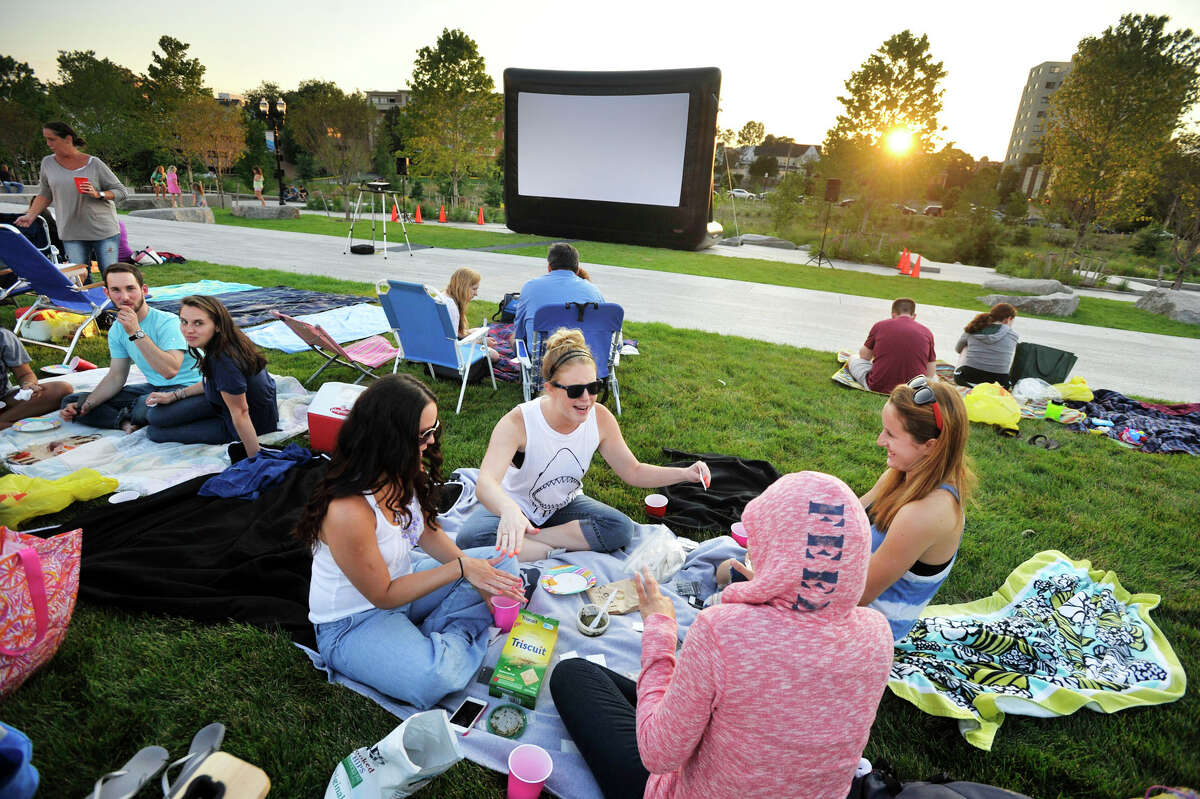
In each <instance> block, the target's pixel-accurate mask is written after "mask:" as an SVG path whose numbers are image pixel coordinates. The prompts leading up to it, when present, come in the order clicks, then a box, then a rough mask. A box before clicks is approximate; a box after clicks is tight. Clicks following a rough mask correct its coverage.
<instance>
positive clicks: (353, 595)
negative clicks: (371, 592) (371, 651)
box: [308, 494, 425, 624]
mask: <svg viewBox="0 0 1200 799" xmlns="http://www.w3.org/2000/svg"><path fill="white" fill-rule="evenodd" d="M363 498H364V499H366V500H367V504H369V505H370V506H371V509H372V510H374V511H375V540H376V541H377V542H378V543H379V552H380V553H381V554H382V555H383V562H384V563H386V564H387V569H388V574H389V575H390V576H391V578H392V579H393V580H395V579H396V578H397V577H403V576H404V575H406V574H408V573H409V572H411V571H412V560H411V558H410V556H409V553H410V552H411V551H412V549H413V547H415V546H416V545H417V541H418V540H419V539H420V538H421V533H422V532H423V531H424V530H425V520H424V518H423V517H422V516H421V504H420V503H419V502H418V501H417V498H416V497H415V496H414V497H413V499H412V502H410V503H409V505H408V511H409V513H411V514H412V520H411V521H409V523H408V526H406V527H402V526H400V525H398V524H392V523H391V521H390V519H389V518H388V517H389V516H390V515H391V514H390V512H388V511H383V510H380V509H379V505H378V503H376V501H375V497H374V496H372V495H371V494H364V495H363ZM373 607H375V606H374V605H373V604H371V601H370V600H369V599H367V598H366V597H365V596H363V595H362V594H361V593H359V590H358V589H357V588H355V587H354V584H353V583H351V582H350V579H349V578H348V577H346V575H345V574H344V573H343V572H342V570H341V569H340V568H338V565H337V562H336V561H335V560H334V559H333V553H331V552H330V551H329V545H328V544H326V543H325V542H324V541H321V540H320V539H317V548H316V549H315V550H314V551H313V564H312V581H311V582H310V583H309V585H308V620H309V621H311V622H312V623H313V624H325V623H327V622H331V621H337V620H338V619H344V618H345V617H347V616H353V615H354V614H355V613H361V612H362V611H364V610H370V609H371V608H373Z"/></svg>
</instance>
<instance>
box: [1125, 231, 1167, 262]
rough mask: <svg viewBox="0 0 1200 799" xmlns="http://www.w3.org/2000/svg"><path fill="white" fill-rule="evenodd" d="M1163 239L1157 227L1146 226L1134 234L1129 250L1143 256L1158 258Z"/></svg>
mask: <svg viewBox="0 0 1200 799" xmlns="http://www.w3.org/2000/svg"><path fill="white" fill-rule="evenodd" d="M1161 241H1162V240H1161V239H1160V238H1159V237H1158V230H1157V229H1155V228H1153V227H1144V228H1142V229H1141V230H1139V231H1138V232H1137V233H1134V234H1133V242H1132V243H1131V244H1130V245H1129V251H1130V252H1132V253H1133V254H1134V255H1140V256H1142V257H1143V258H1156V257H1158V250H1159V244H1160V242H1161Z"/></svg>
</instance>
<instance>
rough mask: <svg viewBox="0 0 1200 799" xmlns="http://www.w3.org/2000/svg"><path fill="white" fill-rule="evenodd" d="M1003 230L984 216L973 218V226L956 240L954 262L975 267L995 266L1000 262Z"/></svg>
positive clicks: (988, 217) (992, 220)
mask: <svg viewBox="0 0 1200 799" xmlns="http://www.w3.org/2000/svg"><path fill="white" fill-rule="evenodd" d="M1003 235H1004V228H1002V227H1001V226H1000V225H999V224H998V223H997V222H996V221H995V220H994V219H992V218H991V217H990V215H988V216H984V215H976V216H973V217H972V218H971V224H970V225H969V226H968V227H967V229H966V230H964V231H963V232H962V233H960V234H959V236H958V237H957V238H956V239H955V240H954V260H956V261H961V262H962V263H964V264H972V265H973V266H995V265H996V264H998V263H999V262H1000V239H1001V238H1002V237H1003Z"/></svg>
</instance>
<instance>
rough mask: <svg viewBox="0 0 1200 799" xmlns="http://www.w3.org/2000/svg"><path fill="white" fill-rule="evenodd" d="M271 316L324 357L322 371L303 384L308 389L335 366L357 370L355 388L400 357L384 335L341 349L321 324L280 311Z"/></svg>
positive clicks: (312, 375)
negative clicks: (316, 379)
mask: <svg viewBox="0 0 1200 799" xmlns="http://www.w3.org/2000/svg"><path fill="white" fill-rule="evenodd" d="M271 316H274V317H275V318H276V319H278V320H279V321H281V322H283V323H284V324H285V325H287V326H288V329H289V330H291V331H292V332H293V333H295V334H296V335H297V336H299V337H300V340H301V341H303V342H304V343H305V344H307V345H308V346H309V347H310V348H312V350H313V352H315V353H317V354H318V355H322V356H324V357H325V363H323V364H321V368H319V369H317V371H315V372H313V373H312V374H311V375H309V377H308V379H307V380H305V381H304V385H306V386H307V385H308V384H309V383H311V382H312V381H313V380H314V379H315V378H316V376H317V375H319V374H321V372H324V371H325V370H326V369H327V368H328V367H329V366H330V365H331V364H335V363H336V364H340V365H341V366H348V367H350V368H351V369H355V370H357V371H358V372H359V375H358V380H355V381H354V383H355V385H357V384H358V383H359V381H361V380H362V379H363V378H364V377H370V378H376V377H379V375H377V374H375V370H376V369H378V368H379V367H380V366H381V365H382V364H385V363H387V362H388V361H390V360H392V358H394V357H396V354H397V352H396V348H395V347H393V346H392V345H391V344H388V342H387V339H385V338H384V337H383V336H371V337H370V338H367V339H363V340H362V341H359V342H357V343H355V344H351V345H350V346H349V347H342V345H341V344H338V343H337V341H336V340H334V338H333V336H331V335H329V333H327V332H326V331H325V329H324V328H323V327H321V326H320V325H310V324H309V323H308V322H304V321H301V320H300V319H297V318H296V317H294V316H288V315H287V314H285V313H280V312H279V311H271Z"/></svg>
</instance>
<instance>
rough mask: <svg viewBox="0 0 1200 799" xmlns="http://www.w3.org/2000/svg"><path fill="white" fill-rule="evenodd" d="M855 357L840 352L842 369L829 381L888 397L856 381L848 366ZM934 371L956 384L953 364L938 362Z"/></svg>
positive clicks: (847, 351) (845, 351)
mask: <svg viewBox="0 0 1200 799" xmlns="http://www.w3.org/2000/svg"><path fill="white" fill-rule="evenodd" d="M854 355H855V353H854V352H851V351H850V350H838V352H837V361H838V363H839V364H841V367H840V368H839V369H838V370H837V371H836V372H834V373H833V374H832V375H830V376H829V379H830V380H832V381H833V382H835V383H841V384H842V385H843V386H846V387H848V388H856V389H858V390H859V391H870V392H871V393H872V394H882V395H883V396H885V397H886V396H887V394H886V393H884V392H881V391H871V389H869V388H867V387H866V386H864V385H863V384H862V383H860V382H858V381H857V380H855V379H854V376H853V375H851V374H850V369H849V368H847V365H848V364H849V363H850V359H851V358H853V357H854ZM934 369H935V371H936V372H937V376H938V379H939V380H944V381H946V382H947V383H953V382H954V365H953V364H949V363H946V362H945V361H937V362H936V363H935V365H934Z"/></svg>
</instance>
